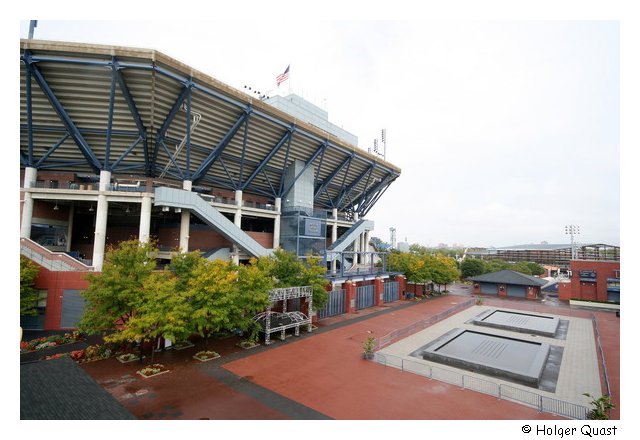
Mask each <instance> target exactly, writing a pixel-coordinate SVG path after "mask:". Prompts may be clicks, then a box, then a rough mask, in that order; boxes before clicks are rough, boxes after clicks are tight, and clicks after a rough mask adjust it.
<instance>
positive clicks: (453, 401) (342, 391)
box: [82, 295, 620, 420]
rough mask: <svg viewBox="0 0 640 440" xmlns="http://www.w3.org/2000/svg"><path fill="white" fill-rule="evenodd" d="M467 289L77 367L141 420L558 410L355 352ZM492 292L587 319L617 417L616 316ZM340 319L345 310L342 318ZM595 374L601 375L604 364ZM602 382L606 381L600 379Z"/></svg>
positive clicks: (481, 416) (508, 415)
mask: <svg viewBox="0 0 640 440" xmlns="http://www.w3.org/2000/svg"><path fill="white" fill-rule="evenodd" d="M467 299H468V297H465V296H456V295H446V296H442V297H436V298H433V299H430V300H426V301H421V302H417V303H412V302H409V301H401V302H398V303H394V304H393V306H392V307H383V308H375V309H369V310H367V311H363V313H361V314H359V315H356V316H349V317H338V318H330V319H327V320H323V321H322V322H321V324H320V326H319V328H318V329H317V330H315V331H314V332H313V334H311V335H309V334H307V333H302V336H301V337H300V338H295V337H290V338H287V339H286V340H285V341H279V340H276V341H275V342H274V343H273V344H272V345H271V346H269V347H264V346H261V347H258V348H254V349H250V350H242V349H240V348H238V347H237V346H235V343H236V342H237V339H235V338H229V339H226V340H215V341H211V342H210V344H209V348H210V349H213V350H216V351H217V352H219V353H220V354H221V355H222V357H221V358H219V359H216V360H213V361H209V362H206V363H200V362H199V361H197V360H195V359H193V358H192V357H191V356H192V355H193V354H194V353H196V352H197V351H198V350H200V349H202V348H203V347H201V346H196V347H193V348H189V349H185V350H180V351H178V350H170V351H167V352H164V353H161V354H159V355H158V358H157V360H156V361H157V362H162V363H163V364H165V365H167V366H168V367H169V368H170V369H171V372H169V373H166V374H163V375H160V376H157V377H152V378H149V379H143V378H141V377H140V376H137V375H136V374H135V371H136V370H137V369H138V368H139V365H132V364H121V363H119V362H118V361H117V360H115V359H108V360H105V361H100V362H95V363H90V364H84V365H83V366H82V368H83V369H84V370H85V371H86V372H87V373H89V374H90V375H91V376H92V377H94V378H95V379H96V380H97V381H98V383H100V384H101V385H102V386H103V387H105V389H107V390H108V391H109V392H110V393H111V394H112V395H113V396H114V397H115V398H116V399H118V400H119V401H120V402H121V403H122V404H123V405H124V406H125V407H126V408H127V409H128V410H129V411H131V413H133V414H134V415H135V416H136V417H138V418H140V419H190V420H194V419H196V420H197V419H218V420H220V419H222V420H234V419H249V420H284V419H303V420H312V419H327V418H329V419H342V420H367V419H380V420H407V419H411V420H454V419H460V420H507V419H508V420H535V419H551V420H553V419H556V420H558V419H561V418H560V417H557V416H554V415H551V414H548V413H538V412H537V411H536V410H534V409H531V408H529V407H526V406H524V405H520V404H517V403H514V402H509V401H505V400H498V399H496V398H494V397H492V396H489V395H485V394H481V393H477V392H474V391H469V390H463V389H460V388H459V387H457V386H453V385H448V384H446V383H442V382H437V381H432V380H428V379H426V378H424V377H421V376H418V375H414V374H411V373H406V372H405V373H403V372H401V371H399V370H397V369H395V368H391V367H384V366H383V365H380V364H377V363H374V362H371V361H366V360H364V359H362V358H361V347H362V342H363V341H364V340H365V339H366V338H367V337H368V336H369V335H373V336H376V337H379V336H383V335H385V334H388V333H390V332H391V331H393V330H395V329H399V328H403V327H406V326H408V325H410V324H412V323H414V322H417V321H420V320H423V319H425V318H426V317H428V316H432V315H434V314H437V313H440V312H442V311H444V310H446V309H448V308H451V307H452V306H454V305H455V304H457V303H460V302H462V301H465V300H467ZM492 301H495V302H496V304H497V305H499V306H500V307H508V308H515V309H522V310H536V311H538V312H540V313H553V314H558V315H566V316H575V317H583V318H590V317H591V314H592V313H593V316H595V318H596V321H597V324H598V330H599V333H600V339H601V341H602V344H603V347H604V356H605V357H604V358H605V362H606V366H607V373H608V374H607V377H608V380H609V384H610V386H611V390H612V395H613V398H614V403H615V404H616V407H617V408H616V410H614V412H613V418H614V419H617V418H619V394H620V393H619V389H620V383H619V376H620V374H619V367H620V363H619V319H618V318H616V317H615V314H613V313H607V312H590V311H584V310H576V309H570V308H568V307H562V306H554V305H552V304H550V305H542V304H540V303H537V302H536V303H533V302H530V301H513V300H499V299H494V300H487V301H486V302H485V305H491V304H490V303H491V302H492ZM346 318H349V319H348V320H347V319H346ZM601 377H603V378H604V374H603V370H601ZM602 382H603V383H604V380H603V381H602Z"/></svg>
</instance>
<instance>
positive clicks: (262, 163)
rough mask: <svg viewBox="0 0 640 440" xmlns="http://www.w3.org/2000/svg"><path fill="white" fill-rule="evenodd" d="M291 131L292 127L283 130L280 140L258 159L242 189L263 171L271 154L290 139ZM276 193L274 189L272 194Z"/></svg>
mask: <svg viewBox="0 0 640 440" xmlns="http://www.w3.org/2000/svg"><path fill="white" fill-rule="evenodd" d="M292 133H293V130H292V129H289V130H287V131H286V132H285V134H284V135H283V136H282V138H280V140H279V141H278V143H277V144H276V145H275V146H274V147H273V148H272V149H271V151H270V152H269V154H267V156H266V157H265V158H264V159H263V160H262V161H260V163H259V164H258V166H257V167H256V169H254V170H253V173H251V175H250V176H249V177H248V178H247V180H246V181H245V182H244V183H243V184H242V185H241V187H240V188H241V189H242V190H243V191H244V190H245V188H247V187H248V186H249V184H251V182H253V179H255V178H256V176H257V175H258V174H259V173H260V172H263V170H264V167H265V166H266V165H267V163H269V161H270V160H271V159H272V158H273V156H275V155H276V153H277V152H278V151H279V150H280V148H281V147H282V146H283V145H284V143H285V142H286V141H287V140H290V139H291V134H292ZM271 189H273V187H271ZM275 194H276V192H275V190H274V195H275Z"/></svg>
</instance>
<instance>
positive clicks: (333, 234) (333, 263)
mask: <svg viewBox="0 0 640 440" xmlns="http://www.w3.org/2000/svg"><path fill="white" fill-rule="evenodd" d="M331 214H333V224H332V225H331V243H332V244H333V243H335V242H336V241H337V240H338V210H337V209H336V208H333V210H332V212H331ZM336 265H337V260H335V259H334V260H331V273H332V274H335V273H336V269H337V266H336Z"/></svg>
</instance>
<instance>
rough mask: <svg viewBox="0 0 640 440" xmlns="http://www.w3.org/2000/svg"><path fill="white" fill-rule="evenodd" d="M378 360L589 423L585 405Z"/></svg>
mask: <svg viewBox="0 0 640 440" xmlns="http://www.w3.org/2000/svg"><path fill="white" fill-rule="evenodd" d="M375 360H376V362H378V363H380V364H382V365H384V366H390V367H394V368H398V369H400V370H401V371H406V372H408V373H413V374H418V375H420V376H424V377H427V378H429V379H432V380H437V381H440V382H445V383H448V384H451V385H455V386H458V387H460V388H462V389H467V390H472V391H477V392H479V393H483V394H489V395H491V396H494V397H497V398H498V399H504V400H510V401H514V402H518V403H521V404H524V405H527V406H530V407H532V408H535V409H537V410H538V411H539V412H547V413H551V414H556V415H559V416H563V417H568V418H571V419H578V420H584V419H586V418H587V414H588V412H589V409H588V408H587V407H585V406H584V405H579V404H577V403H572V402H567V401H563V400H559V399H554V398H552V397H547V396H543V395H541V394H538V393H535V392H533V391H528V390H523V389H521V388H516V387H513V386H510V385H506V384H499V383H495V382H491V381H489V380H484V379H480V378H478V377H475V376H469V375H466V374H463V373H459V372H457V371H453V370H448V369H446V368H440V367H436V366H432V365H427V364H425V363H423V362H419V361H418V360H412V359H405V358H402V357H400V356H395V355H391V354H383V353H376V355H375Z"/></svg>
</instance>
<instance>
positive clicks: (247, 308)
mask: <svg viewBox="0 0 640 440" xmlns="http://www.w3.org/2000/svg"><path fill="white" fill-rule="evenodd" d="M237 287H238V295H237V297H236V299H237V301H236V302H235V307H234V308H233V309H232V311H231V321H230V322H231V325H232V326H233V327H234V328H237V329H240V330H242V331H243V332H246V331H248V330H250V329H251V327H252V326H253V320H252V318H253V317H254V316H255V315H257V314H258V313H260V312H262V311H264V310H265V309H266V308H267V306H268V305H269V291H270V290H271V289H273V287H274V281H273V278H272V277H271V276H270V275H269V273H268V271H266V270H264V268H263V267H262V266H260V265H259V264H258V261H257V260H256V259H255V258H252V259H251V260H250V261H249V264H247V265H241V266H239V267H238V285H237ZM256 335H257V334H256Z"/></svg>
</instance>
